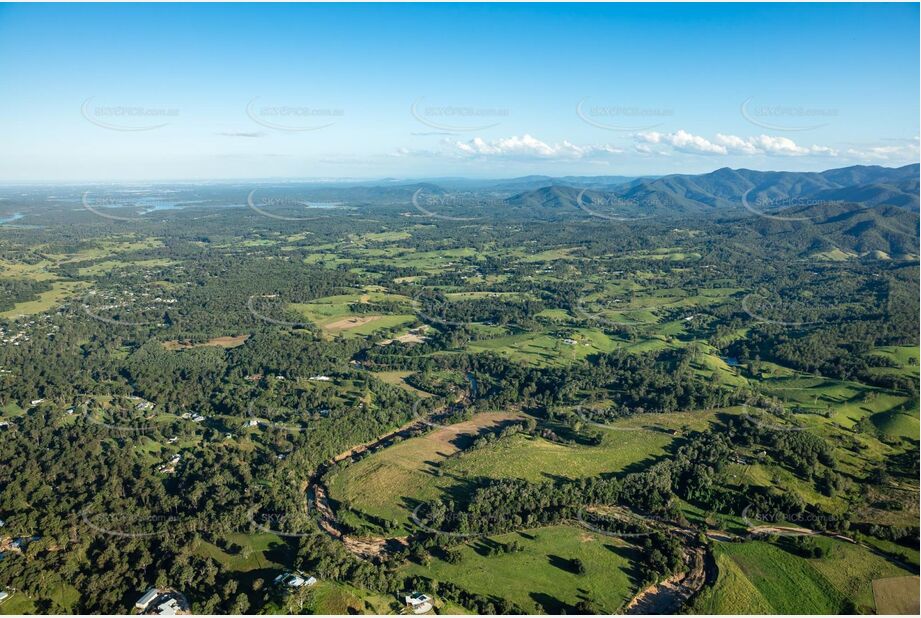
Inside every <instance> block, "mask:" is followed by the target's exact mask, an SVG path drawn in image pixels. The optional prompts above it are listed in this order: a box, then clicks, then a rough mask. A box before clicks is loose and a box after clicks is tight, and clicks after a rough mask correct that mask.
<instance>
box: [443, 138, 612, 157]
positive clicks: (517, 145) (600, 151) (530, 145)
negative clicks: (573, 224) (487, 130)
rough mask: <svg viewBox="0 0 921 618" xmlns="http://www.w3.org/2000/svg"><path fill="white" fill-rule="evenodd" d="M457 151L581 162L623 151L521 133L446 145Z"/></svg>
mask: <svg viewBox="0 0 921 618" xmlns="http://www.w3.org/2000/svg"><path fill="white" fill-rule="evenodd" d="M449 144H450V145H451V146H453V147H454V148H456V149H457V151H458V152H460V153H461V154H464V155H468V156H495V157H523V158H540V159H583V158H586V157H591V156H597V155H605V154H619V153H621V152H623V150H621V149H620V148H616V147H614V146H611V145H609V144H598V145H595V144H589V145H584V146H580V145H577V144H573V143H572V142H570V141H568V140H563V141H562V142H559V143H555V144H548V143H547V142H543V141H541V140H539V139H537V138H536V137H533V136H531V135H528V134H525V135H522V136H521V137H519V136H517V135H513V136H512V137H503V138H499V139H496V140H490V141H487V140H484V139H483V138H482V137H475V138H473V139H472V140H469V141H466V142H460V141H454V142H449Z"/></svg>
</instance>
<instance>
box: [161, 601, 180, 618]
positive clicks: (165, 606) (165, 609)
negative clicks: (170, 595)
mask: <svg viewBox="0 0 921 618" xmlns="http://www.w3.org/2000/svg"><path fill="white" fill-rule="evenodd" d="M179 609H180V608H179V603H177V602H176V599H167V600H166V601H164V602H163V603H160V604H159V605H157V614H159V615H160V616H175V615H176V613H177V612H178V611H179Z"/></svg>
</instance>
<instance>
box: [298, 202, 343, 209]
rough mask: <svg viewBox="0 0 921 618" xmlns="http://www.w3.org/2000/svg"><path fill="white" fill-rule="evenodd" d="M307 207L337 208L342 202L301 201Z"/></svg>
mask: <svg viewBox="0 0 921 618" xmlns="http://www.w3.org/2000/svg"><path fill="white" fill-rule="evenodd" d="M302 204H304V206H306V207H307V208H339V207H340V206H342V202H302Z"/></svg>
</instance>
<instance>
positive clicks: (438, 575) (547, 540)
mask: <svg viewBox="0 0 921 618" xmlns="http://www.w3.org/2000/svg"><path fill="white" fill-rule="evenodd" d="M511 541H517V542H518V543H520V544H521V545H522V547H523V551H521V552H519V553H513V554H503V555H496V556H487V555H486V554H487V550H488V548H489V547H490V546H494V545H495V544H496V543H502V544H507V543H510V542H511ZM460 551H461V554H462V559H461V561H460V562H459V563H457V564H449V563H447V562H445V561H443V560H440V559H438V558H435V559H433V560H432V562H431V564H429V565H427V566H421V565H417V564H410V565H408V566H406V567H404V568H403V570H402V571H401V574H405V575H419V576H422V577H426V578H429V579H434V580H437V581H450V582H454V583H456V584H457V585H458V586H460V587H462V588H464V589H466V590H469V591H470V592H474V593H478V594H482V595H487V596H495V597H500V598H504V599H508V600H509V601H512V602H514V603H515V604H517V605H519V606H520V607H522V608H523V609H524V610H525V611H526V612H529V613H554V614H555V613H572V612H573V609H574V606H575V605H576V603H578V602H579V601H582V600H587V601H589V602H591V603H592V604H593V605H594V607H595V609H596V610H597V611H598V612H599V613H604V614H612V613H615V612H617V611H618V610H619V609H620V608H621V607H622V606H623V605H624V604H625V603H626V601H627V600H629V599H630V598H631V597H632V595H633V593H634V592H635V588H636V587H637V584H636V582H635V573H634V568H633V566H632V564H633V563H634V561H635V560H636V559H637V555H636V553H635V552H634V550H632V549H631V547H630V546H629V545H626V544H625V543H623V542H622V541H620V540H617V539H614V538H611V537H607V536H602V535H599V534H595V533H593V532H589V531H586V530H584V529H582V528H578V527H574V526H552V527H547V528H538V529H534V530H527V531H523V532H516V533H511V534H503V535H498V536H494V537H489V538H486V539H478V540H475V541H470V542H469V543H466V544H464V545H462V546H461V547H460ZM575 558H578V559H580V560H581V561H582V562H583V564H584V565H585V571H586V572H585V574H583V575H578V574H576V573H575V572H573V570H572V567H571V561H572V560H573V559H575Z"/></svg>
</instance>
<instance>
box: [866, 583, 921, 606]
mask: <svg viewBox="0 0 921 618" xmlns="http://www.w3.org/2000/svg"><path fill="white" fill-rule="evenodd" d="M873 597H874V599H875V601H876V611H877V613H879V614H908V615H915V616H917V615H918V612H919V611H921V607H919V603H918V576H917V575H907V576H903V577H888V578H886V579H877V580H875V581H874V582H873Z"/></svg>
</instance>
